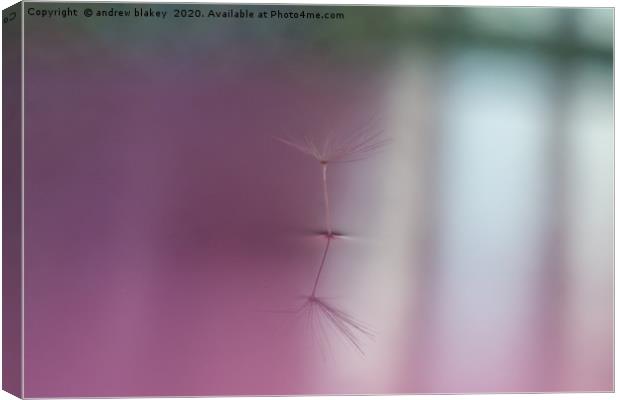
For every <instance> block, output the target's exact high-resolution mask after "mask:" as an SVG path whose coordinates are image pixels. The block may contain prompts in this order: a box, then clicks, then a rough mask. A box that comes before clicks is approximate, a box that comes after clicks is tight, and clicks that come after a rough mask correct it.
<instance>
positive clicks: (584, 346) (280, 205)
mask: <svg viewBox="0 0 620 400" xmlns="http://www.w3.org/2000/svg"><path fill="white" fill-rule="evenodd" d="M30 6H32V7H36V8H39V9H41V8H56V7H60V8H63V7H66V6H71V7H74V8H77V9H78V10H79V14H80V15H81V14H82V13H83V10H84V8H86V6H83V5H79V4H75V3H72V4H71V5H68V4H67V5H64V4H58V3H54V4H47V3H41V4H34V3H29V4H27V8H28V7H30ZM88 7H90V8H92V9H94V10H95V11H96V10H109V9H111V8H114V9H117V10H118V9H129V10H133V8H134V7H133V6H129V5H119V4H113V3H109V4H89V5H88ZM142 7H143V8H148V7H152V8H156V9H159V10H166V11H168V18H167V19H165V20H149V19H136V18H120V17H116V18H104V17H92V18H90V19H88V18H84V17H75V18H67V19H60V18H51V19H50V18H47V19H44V18H38V17H34V16H27V17H26V18H25V26H26V30H25V49H26V54H25V82H26V83H25V107H26V108H25V133H26V134H25V172H26V178H25V179H26V180H25V223H26V225H25V240H26V246H25V265H26V270H25V291H26V294H25V307H26V308H25V318H26V321H25V326H26V335H25V396H27V397H63V396H79V397H87V396H137V395H140V396H154V395H158V396H162V395H176V396H204V395H233V394H243V395H249V394H251V395H262V394H329V393H423V392H432V393H446V392H449V393H453V392H532V391H609V390H612V388H613V379H612V367H613V358H612V345H613V337H612V297H613V283H612V282H613V280H612V275H613V265H612V212H613V206H612V164H613V150H612V149H613V146H612V144H613V114H612V100H613V99H612V27H613V14H612V10H611V9H545V8H423V7H410V8H404V7H311V6H298V7H291V6H289V7H281V8H280V9H282V10H289V11H291V10H294V11H301V10H302V9H304V10H310V11H321V12H324V11H333V12H342V13H344V15H345V18H344V20H290V19H289V20H275V19H272V20H258V19H252V20H249V19H243V20H239V19H209V18H195V19H173V18H170V17H171V14H172V13H173V9H174V8H178V7H181V5H163V4H157V5H147V4H144V5H142ZM188 7H189V6H188ZM191 8H197V9H201V10H203V11H206V10H208V9H210V8H211V9H218V10H226V9H230V8H239V7H233V6H218V7H215V6H205V5H196V4H193V5H191ZM242 8H244V9H253V10H255V11H257V10H259V9H264V10H271V9H273V7H271V6H243V7H242ZM374 114H378V115H380V116H381V118H380V120H381V123H382V124H383V127H384V129H385V133H386V134H387V135H389V136H390V137H391V138H392V142H391V144H390V145H389V146H387V147H386V148H385V149H384V151H383V152H381V153H380V154H378V155H376V156H373V157H369V158H368V159H366V160H363V161H360V162H356V163H346V164H339V165H334V166H333V168H332V169H331V170H330V174H331V175H330V181H329V183H330V195H331V200H332V207H333V219H334V226H335V228H336V229H337V230H339V231H342V232H344V233H345V234H346V235H347V240H339V241H335V242H334V245H333V251H332V252H330V255H329V263H328V264H327V266H326V270H325V274H324V276H323V277H322V279H323V281H322V286H321V291H322V293H321V294H322V295H324V296H328V297H330V298H334V301H335V302H337V303H338V305H339V306H340V307H342V308H343V309H346V310H347V311H348V312H350V313H351V314H352V315H355V316H356V317H357V318H359V319H360V320H361V321H363V322H364V323H366V324H368V325H370V326H371V327H372V328H373V329H374V331H375V332H376V337H375V339H374V340H364V343H363V349H364V353H365V354H364V355H362V354H360V353H359V352H358V351H356V350H355V348H353V347H352V346H349V345H348V344H347V343H346V342H345V341H343V340H342V337H340V336H339V335H338V333H337V332H335V331H334V330H331V331H330V330H327V331H326V332H323V333H321V332H316V331H314V330H313V329H312V326H310V327H308V326H307V325H305V324H304V321H303V319H301V320H300V319H299V318H298V317H297V316H296V315H295V314H294V313H292V314H291V313H286V312H280V311H286V310H291V309H293V308H295V307H296V306H297V305H298V300H299V299H298V296H299V295H302V294H308V293H307V292H308V291H309V289H310V285H311V283H312V279H313V277H314V274H315V273H316V268H317V265H318V264H317V263H318V262H319V258H320V255H321V251H322V246H323V242H322V241H321V238H320V237H317V235H316V231H318V230H320V229H321V226H322V222H323V208H322V207H323V204H322V201H323V199H322V192H321V178H320V168H319V166H318V164H317V163H316V162H314V161H313V160H312V159H310V158H308V157H305V156H304V155H303V154H301V153H299V152H296V151H295V150H294V149H291V148H289V147H287V146H284V145H282V143H280V142H278V141H277V140H275V139H274V137H282V136H287V135H293V136H294V135H309V136H311V137H312V136H313V135H314V134H318V133H322V132H326V131H330V130H331V131H334V132H345V131H346V130H347V129H352V128H353V127H355V126H358V125H359V124H360V121H363V120H365V119H366V118H367V117H368V116H369V115H374ZM315 328H316V327H315Z"/></svg>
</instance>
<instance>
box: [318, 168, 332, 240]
mask: <svg viewBox="0 0 620 400" xmlns="http://www.w3.org/2000/svg"><path fill="white" fill-rule="evenodd" d="M321 167H322V169H323V200H324V203H325V229H326V230H327V236H328V237H331V236H332V233H333V232H332V218H331V213H330V211H329V193H328V192H327V162H326V161H322V162H321Z"/></svg>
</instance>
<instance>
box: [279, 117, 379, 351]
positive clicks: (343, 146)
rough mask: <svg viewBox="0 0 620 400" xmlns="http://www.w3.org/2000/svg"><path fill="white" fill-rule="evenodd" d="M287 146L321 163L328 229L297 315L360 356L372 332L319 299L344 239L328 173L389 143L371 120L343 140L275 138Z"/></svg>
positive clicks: (348, 133)
mask: <svg viewBox="0 0 620 400" xmlns="http://www.w3.org/2000/svg"><path fill="white" fill-rule="evenodd" d="M276 139H277V140H279V141H280V142H282V143H284V144H286V145H287V146H289V147H291V148H293V149H296V150H298V151H300V152H301V153H303V154H305V155H307V156H309V157H311V158H312V159H314V160H315V161H316V162H318V164H319V166H320V168H321V179H322V191H323V206H324V214H325V222H324V224H325V226H324V230H323V231H322V232H321V234H320V236H321V237H322V238H324V240H325V245H324V248H323V253H322V256H321V261H320V263H319V266H318V269H317V273H316V275H315V277H314V282H313V284H312V290H311V292H310V294H309V295H305V296H302V297H303V298H304V302H303V304H302V305H301V307H299V308H298V309H296V310H294V311H295V312H298V313H301V314H303V315H305V317H306V319H307V322H308V323H309V324H311V325H318V329H317V330H318V331H319V332H320V333H321V334H323V335H326V332H325V325H324V322H325V323H326V324H327V325H328V326H330V327H331V328H333V329H334V330H335V331H336V332H337V333H339V334H340V335H342V337H343V338H344V339H345V340H346V341H347V342H348V343H350V344H351V345H353V346H354V347H355V349H356V350H358V351H359V352H360V353H361V354H364V351H363V348H362V338H363V337H368V338H374V333H373V331H372V330H371V329H370V328H369V327H368V326H367V325H366V324H364V323H363V322H361V321H359V320H358V319H356V318H355V317H353V316H352V315H351V314H349V313H348V312H346V311H344V310H342V309H340V308H338V307H336V306H335V305H333V304H332V303H331V302H330V301H329V300H328V299H327V298H325V297H321V296H319V294H318V292H319V287H320V280H321V275H322V273H323V271H324V270H325V267H326V265H327V264H328V255H329V251H330V248H332V242H334V241H336V240H337V239H339V238H341V237H342V235H340V234H339V233H337V231H335V230H334V227H333V225H332V213H331V207H330V195H329V188H328V179H327V178H328V169H329V167H330V166H331V165H332V164H338V163H348V162H357V161H362V160H365V159H367V158H368V157H370V156H372V155H374V154H375V153H377V152H378V151H380V150H381V149H383V148H384V146H385V145H387V144H388V142H389V141H390V139H389V138H386V137H385V136H384V131H383V130H382V129H377V128H376V123H375V120H374V119H372V120H371V121H369V122H368V123H366V124H365V125H364V126H363V127H361V128H360V129H357V130H354V131H350V132H346V133H344V134H341V135H340V136H335V135H328V136H327V137H325V138H324V139H323V140H322V141H320V140H317V139H315V138H312V137H309V136H307V135H304V136H303V137H302V138H301V139H297V140H295V139H289V138H287V139H285V138H279V137H278V138H276Z"/></svg>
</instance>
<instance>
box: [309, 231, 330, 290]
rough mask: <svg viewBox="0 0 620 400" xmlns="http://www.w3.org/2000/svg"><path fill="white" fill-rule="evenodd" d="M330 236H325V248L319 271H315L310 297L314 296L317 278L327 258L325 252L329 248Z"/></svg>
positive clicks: (317, 282) (317, 283)
mask: <svg viewBox="0 0 620 400" xmlns="http://www.w3.org/2000/svg"><path fill="white" fill-rule="evenodd" d="M331 241H332V238H331V236H328V237H327V243H326V244H325V250H323V257H322V258H321V265H320V266H319V271H318V272H317V273H316V278H314V286H312V295H311V297H316V289H317V287H318V286H319V278H320V277H321V272H323V267H324V266H325V261H326V259H327V252H328V250H329V244H330V243H331Z"/></svg>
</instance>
